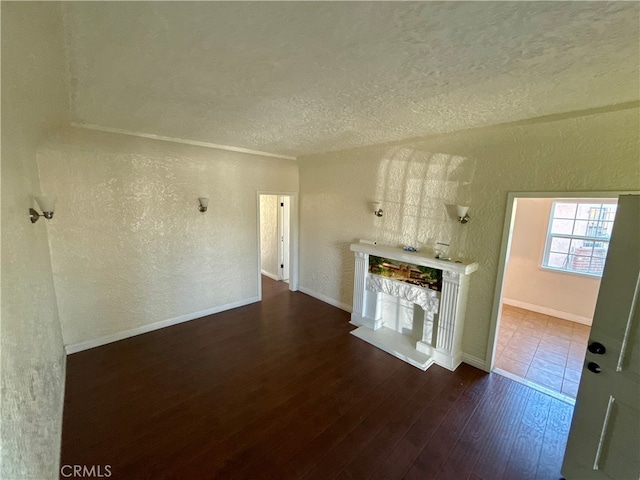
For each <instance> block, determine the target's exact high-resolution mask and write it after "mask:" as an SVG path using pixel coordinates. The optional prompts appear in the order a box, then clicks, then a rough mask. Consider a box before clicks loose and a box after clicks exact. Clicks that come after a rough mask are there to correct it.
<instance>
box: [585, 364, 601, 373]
mask: <svg viewBox="0 0 640 480" xmlns="http://www.w3.org/2000/svg"><path fill="white" fill-rule="evenodd" d="M587 368H588V369H589V371H590V372H593V373H600V372H601V371H602V369H601V368H600V365H598V364H597V363H596V362H589V363H587Z"/></svg>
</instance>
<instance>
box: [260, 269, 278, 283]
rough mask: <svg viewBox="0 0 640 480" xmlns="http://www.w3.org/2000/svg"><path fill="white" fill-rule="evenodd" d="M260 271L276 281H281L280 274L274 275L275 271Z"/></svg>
mask: <svg viewBox="0 0 640 480" xmlns="http://www.w3.org/2000/svg"><path fill="white" fill-rule="evenodd" d="M260 273H262V275H264V276H265V277H269V278H271V279H273V280H275V281H276V282H278V281H280V279H279V278H278V275H274V274H273V273H269V272H267V271H266V270H260Z"/></svg>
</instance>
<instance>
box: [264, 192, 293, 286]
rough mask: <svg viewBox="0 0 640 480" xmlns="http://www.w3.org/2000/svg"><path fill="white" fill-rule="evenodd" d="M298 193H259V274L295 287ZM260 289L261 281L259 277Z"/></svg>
mask: <svg viewBox="0 0 640 480" xmlns="http://www.w3.org/2000/svg"><path fill="white" fill-rule="evenodd" d="M295 200H296V196H295V194H285V193H266V192H259V193H258V232H259V234H258V243H259V252H258V253H259V272H260V275H259V276H260V277H261V276H266V277H269V278H271V279H273V280H276V281H282V282H285V283H288V284H289V289H290V290H296V289H297V285H296V278H297V275H296V273H297V270H296V268H297V266H296V264H295V254H294V252H295V250H296V248H295V245H296V228H297V226H296V223H295V218H296V217H295V211H296V205H295ZM258 285H259V289H260V291H262V289H261V288H260V285H261V281H260V279H258Z"/></svg>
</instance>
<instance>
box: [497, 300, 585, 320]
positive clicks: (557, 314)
mask: <svg viewBox="0 0 640 480" xmlns="http://www.w3.org/2000/svg"><path fill="white" fill-rule="evenodd" d="M502 303H506V304H507V305H511V306H513V307H518V308H524V309H525V310H531V311H532V312H537V313H542V314H544V315H550V316H552V317H558V318H562V319H563V320H568V321H570V322H575V323H581V324H582V325H588V326H591V323H592V322H593V319H592V318H589V317H583V316H581V315H575V314H573V313H568V312H563V311H560V310H555V309H553V308H548V307H541V306H540V305H534V304H533V303H527V302H521V301H520V300H514V299H513V298H503V299H502Z"/></svg>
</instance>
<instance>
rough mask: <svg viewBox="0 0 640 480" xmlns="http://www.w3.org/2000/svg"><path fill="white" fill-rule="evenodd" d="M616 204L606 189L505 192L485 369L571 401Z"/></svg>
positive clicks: (587, 338) (575, 388) (582, 356)
mask: <svg viewBox="0 0 640 480" xmlns="http://www.w3.org/2000/svg"><path fill="white" fill-rule="evenodd" d="M587 195H588V196H587ZM616 207H617V195H616V194H612V193H611V192H608V193H606V194H598V193H588V194H584V193H582V194H566V193H565V194H546V193H538V194H535V193H526V194H510V196H509V204H508V211H507V218H506V220H505V230H504V238H503V251H502V256H501V263H500V267H499V278H498V284H497V288H496V298H495V302H494V317H493V318H494V322H493V325H492V333H491V335H490V345H489V349H488V351H489V359H490V365H491V370H492V371H494V372H496V373H498V374H501V375H504V376H507V377H509V378H511V379H513V380H515V381H518V382H520V383H524V384H527V385H529V386H531V387H533V388H536V389H537V390H539V391H543V392H544V393H547V394H549V395H552V396H554V397H556V398H559V399H561V400H564V401H567V402H568V403H574V402H575V397H576V394H577V391H578V384H579V382H580V377H581V374H582V367H583V362H584V357H585V352H586V348H587V343H588V340H589V333H590V329H591V322H592V320H593V313H594V310H595V304H596V300H597V296H598V291H599V288H600V277H601V275H602V270H603V267H604V262H605V259H606V254H607V248H608V242H609V237H610V234H611V230H612V227H613V221H614V217H615V211H616Z"/></svg>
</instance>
